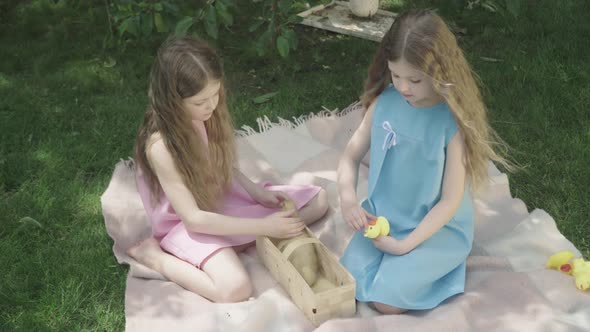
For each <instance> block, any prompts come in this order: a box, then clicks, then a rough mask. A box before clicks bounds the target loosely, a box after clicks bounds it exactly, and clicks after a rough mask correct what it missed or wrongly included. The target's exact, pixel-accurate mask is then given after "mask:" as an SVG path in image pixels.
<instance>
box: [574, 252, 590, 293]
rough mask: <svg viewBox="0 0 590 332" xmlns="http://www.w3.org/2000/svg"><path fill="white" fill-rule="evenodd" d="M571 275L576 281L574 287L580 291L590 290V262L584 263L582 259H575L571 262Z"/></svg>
mask: <svg viewBox="0 0 590 332" xmlns="http://www.w3.org/2000/svg"><path fill="white" fill-rule="evenodd" d="M572 275H573V276H574V278H575V279H576V287H577V288H578V289H580V290H587V289H588V288H590V262H585V261H584V259H582V258H576V259H574V260H573V261H572Z"/></svg>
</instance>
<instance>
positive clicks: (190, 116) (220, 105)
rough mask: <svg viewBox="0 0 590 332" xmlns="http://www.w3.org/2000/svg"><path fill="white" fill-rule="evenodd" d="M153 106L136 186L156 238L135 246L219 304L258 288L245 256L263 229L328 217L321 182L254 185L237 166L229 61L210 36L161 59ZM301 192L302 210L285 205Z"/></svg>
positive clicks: (273, 232) (184, 41)
mask: <svg viewBox="0 0 590 332" xmlns="http://www.w3.org/2000/svg"><path fill="white" fill-rule="evenodd" d="M150 76H151V77H150V85H149V93H148V95H149V103H150V105H149V107H148V110H147V111H146V114H145V117H144V120H143V123H142V125H141V127H140V129H139V133H138V135H137V140H136V144H135V159H136V162H137V166H138V167H137V186H138V190H139V193H140V195H141V199H142V201H143V204H144V207H145V209H146V212H147V215H148V217H149V219H150V221H151V225H152V233H153V237H151V238H149V239H147V240H145V241H143V242H141V243H139V244H138V245H136V246H135V247H133V248H131V249H130V250H129V251H128V253H129V255H130V256H131V257H133V258H135V259H136V260H137V261H139V262H140V263H142V264H144V265H146V266H148V267H150V268H152V269H153V270H155V271H158V272H159V273H161V274H162V275H163V276H165V277H166V278H168V279H169V280H171V281H173V282H175V283H177V284H178V285H180V286H182V287H184V288H186V289H188V290H190V291H193V292H195V293H197V294H199V295H201V296H203V297H206V298H208V299H210V300H211V301H214V302H239V301H242V300H245V299H248V298H249V297H250V295H251V293H252V285H251V282H250V278H249V276H248V274H247V272H246V270H245V268H244V266H243V265H242V263H241V262H240V260H239V259H238V256H237V252H239V251H240V250H244V249H245V248H246V247H247V246H248V245H251V244H252V243H253V241H254V240H255V237H256V235H267V236H271V237H275V238H289V237H293V236H296V235H298V234H300V233H301V232H302V231H303V229H304V227H305V225H306V224H311V223H312V222H314V221H316V220H318V219H319V218H321V217H322V216H323V215H324V214H325V212H326V210H327V208H328V203H327V196H326V192H325V191H324V190H323V189H321V188H319V187H316V186H293V185H289V186H271V185H270V184H268V183H264V184H261V185H258V184H255V183H253V182H252V181H250V180H249V179H248V178H247V177H246V176H244V175H243V174H242V173H241V172H240V171H239V170H238V169H237V168H236V151H235V142H234V134H233V126H232V122H231V118H230V114H229V112H228V109H227V104H226V100H225V90H224V78H223V70H222V66H221V62H220V59H219V57H218V56H217V54H216V53H215V51H214V50H213V49H212V48H210V47H209V46H208V45H207V44H205V43H204V42H202V41H200V40H198V39H195V38H190V37H184V38H179V39H172V40H170V41H168V42H166V43H165V44H164V45H163V46H162V47H161V48H160V50H159V51H158V54H157V56H156V59H155V62H154V64H153V66H152V71H151V75H150ZM285 199H292V200H293V201H294V202H295V205H296V206H297V208H298V209H299V217H294V212H295V211H281V205H282V202H283V201H284V200H285Z"/></svg>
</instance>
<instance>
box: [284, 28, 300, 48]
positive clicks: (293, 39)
mask: <svg viewBox="0 0 590 332" xmlns="http://www.w3.org/2000/svg"><path fill="white" fill-rule="evenodd" d="M283 36H285V38H287V40H288V41H289V46H290V47H291V48H292V49H294V50H296V49H297V46H298V45H299V41H298V39H297V34H296V33H295V31H293V30H291V29H285V30H283Z"/></svg>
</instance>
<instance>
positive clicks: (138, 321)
mask: <svg viewBox="0 0 590 332" xmlns="http://www.w3.org/2000/svg"><path fill="white" fill-rule="evenodd" d="M361 118H362V110H361V107H360V105H359V104H355V105H351V106H349V107H348V108H347V109H345V110H343V111H337V110H334V111H328V110H324V111H321V112H319V113H316V114H310V115H308V116H302V117H300V118H297V119H293V120H292V121H287V120H283V119H279V120H277V122H276V123H273V122H271V121H270V120H269V119H268V118H266V117H265V118H260V119H258V127H259V128H258V129H257V130H255V129H253V128H251V127H242V129H241V130H239V131H238V132H237V135H238V137H239V138H238V142H237V148H238V154H239V164H240V168H241V170H242V171H243V172H244V173H245V174H246V175H248V176H249V177H250V178H252V179H253V180H254V181H263V180H270V181H272V182H274V183H292V184H315V185H319V186H322V187H323V188H325V189H326V190H327V192H328V195H329V199H330V209H329V212H328V214H327V215H326V216H325V217H324V218H323V219H322V220H320V221H318V222H316V223H315V224H313V225H312V226H311V227H310V228H311V230H312V231H313V232H314V233H315V234H316V235H317V236H318V238H319V239H320V240H321V241H322V242H323V243H324V244H325V245H326V246H327V247H328V248H329V249H330V250H332V252H334V254H335V255H336V256H338V257H340V255H341V254H342V252H343V251H344V248H345V247H346V245H347V243H348V240H349V239H350V237H351V236H352V230H351V228H350V227H349V226H348V225H346V223H345V222H344V221H343V220H342V216H341V214H340V207H339V201H338V195H337V185H336V168H337V165H338V159H339V157H340V155H341V153H342V151H343V149H344V147H345V145H346V143H347V141H348V139H349V138H350V136H351V135H352V133H353V131H354V130H355V128H356V127H357V126H358V124H359V123H360V120H361ZM368 160H369V159H368V157H366V158H365V159H364V161H363V164H362V165H361V169H360V173H359V185H358V194H359V198H362V197H365V196H366V190H367V175H368V172H367V165H368ZM489 173H490V175H491V181H490V182H489V184H488V185H487V186H486V187H485V188H484V189H483V190H482V191H481V192H480V193H479V194H478V195H477V196H476V197H474V206H475V210H476V218H475V220H476V222H475V241H474V246H473V250H472V252H471V254H470V256H469V258H468V261H467V277H466V279H467V280H466V286H465V293H464V294H462V295H459V296H455V297H452V298H450V299H448V300H447V301H445V302H443V303H442V304H441V305H440V306H439V307H437V308H435V309H433V310H425V311H412V312H408V313H406V314H403V315H399V316H386V315H380V314H378V313H377V312H376V311H374V310H372V309H371V308H369V307H368V306H367V305H366V304H363V303H361V304H359V305H358V306H357V312H356V315H355V316H354V317H350V318H345V319H333V320H330V321H327V322H325V323H324V324H322V325H321V326H319V327H318V328H316V327H314V326H313V325H312V324H311V323H310V322H309V321H308V320H307V319H306V318H305V316H304V314H303V313H302V312H301V311H299V309H298V308H297V307H296V306H295V304H294V303H293V302H292V301H291V300H290V298H289V295H288V294H287V293H286V291H285V290H284V289H283V288H282V287H281V286H280V284H278V283H277V281H275V280H274V279H273V278H272V276H271V275H270V273H269V272H268V271H267V270H266V268H265V267H264V265H263V264H262V261H261V260H260V259H259V258H258V256H257V254H256V250H255V248H254V247H252V248H250V249H249V250H247V251H245V252H244V253H242V254H240V259H241V260H242V262H243V263H244V265H245V266H246V269H247V270H248V272H249V274H250V276H251V278H252V280H253V284H254V294H253V297H252V298H251V299H250V300H249V301H245V302H241V303H233V304H216V303H211V302H210V301H208V300H206V299H204V298H202V297H201V296H199V295H196V294H194V293H191V292H189V291H186V290H184V289H183V288H181V287H179V286H177V285H176V284H174V283H171V282H169V281H166V280H164V278H162V276H160V275H159V274H158V273H156V272H154V271H152V270H150V269H148V268H146V267H144V266H142V265H141V264H139V263H137V262H136V261H134V260H133V259H131V258H130V257H129V256H127V255H126V254H125V251H126V249H127V248H129V247H130V246H132V245H133V244H135V243H137V242H138V241H140V240H141V239H143V238H146V237H148V236H150V226H149V222H148V220H147V217H146V215H145V212H144V210H143V206H142V203H141V200H140V197H139V194H138V193H137V189H136V185H135V178H134V164H133V161H132V160H122V161H120V162H119V163H118V164H117V165H116V166H115V170H114V174H113V177H112V179H111V181H110V183H109V186H108V188H107V189H106V191H105V192H104V194H103V195H102V197H101V203H102V209H103V214H104V219H105V225H106V229H107V232H108V234H109V235H110V237H111V238H112V239H113V241H114V245H113V252H114V254H115V256H116V258H117V261H118V262H119V263H121V264H128V265H129V266H130V268H129V273H128V276H127V287H126V290H125V319H126V324H125V326H126V331H129V332H135V331H142V332H143V331H179V332H180V331H313V330H316V331H391V330H393V329H395V330H396V331H588V330H590V292H582V291H580V290H578V289H576V287H575V285H574V281H573V278H572V277H571V276H568V275H566V274H564V273H561V272H558V271H554V270H547V269H545V268H544V265H545V262H546V260H547V258H548V257H549V256H550V255H551V254H553V253H555V252H557V251H560V250H566V249H568V250H571V251H572V252H574V253H575V254H576V255H577V256H580V253H579V251H578V250H577V249H576V248H575V247H574V246H573V245H572V243H571V242H570V241H568V240H567V239H566V238H565V237H564V236H563V235H562V234H561V233H560V232H559V230H558V229H557V227H556V225H555V221H554V220H553V218H552V217H551V216H550V215H548V214H547V213H546V212H545V211H543V210H540V209H537V210H534V211H532V212H529V211H527V208H526V205H525V204H524V203H523V202H522V201H520V200H519V199H516V198H513V197H512V196H511V194H510V188H509V183H508V178H507V176H506V175H505V174H503V173H501V172H499V171H498V169H496V168H495V167H494V165H493V164H491V163H490V165H489Z"/></svg>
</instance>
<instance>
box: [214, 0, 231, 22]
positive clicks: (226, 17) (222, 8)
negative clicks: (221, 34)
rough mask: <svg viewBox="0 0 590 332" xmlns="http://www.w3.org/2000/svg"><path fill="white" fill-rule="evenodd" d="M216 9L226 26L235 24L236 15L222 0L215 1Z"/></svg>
mask: <svg viewBox="0 0 590 332" xmlns="http://www.w3.org/2000/svg"><path fill="white" fill-rule="evenodd" d="M215 9H216V10H217V14H218V15H219V19H220V21H221V23H223V24H224V25H225V26H230V25H232V24H234V17H233V16H232V14H230V12H229V11H228V9H227V6H226V5H225V4H224V3H222V2H221V1H215Z"/></svg>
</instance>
